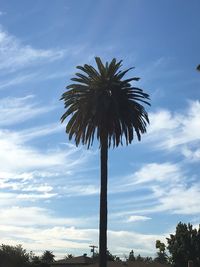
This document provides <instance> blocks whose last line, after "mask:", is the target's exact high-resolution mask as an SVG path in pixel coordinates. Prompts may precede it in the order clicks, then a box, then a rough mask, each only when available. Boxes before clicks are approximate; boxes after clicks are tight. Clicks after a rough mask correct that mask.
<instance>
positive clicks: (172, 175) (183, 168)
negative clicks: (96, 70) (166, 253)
mask: <svg viewBox="0 0 200 267" xmlns="http://www.w3.org/2000/svg"><path fill="white" fill-rule="evenodd" d="M199 9H200V3H199V1H198V0H192V1H190V2H188V1H182V0H168V1H164V0H152V1H147V0H140V1H139V0H132V1H130V0H126V1H117V0H110V1H106V0H102V1H92V0H85V1H77V0H73V1H66V0H65V1H64V0H60V1H51V2H49V1H46V0H43V1H39V0H38V1H34V2H33V1H25V0H21V1H20V3H19V2H16V1H11V0H6V1H5V0H2V1H1V4H0V109H1V112H0V147H1V150H0V162H1V163H0V165H1V166H0V237H1V238H0V242H1V243H4V244H13V245H15V244H19V243H21V244H23V246H24V247H25V248H27V249H28V250H33V251H34V252H35V253H38V254H40V253H41V252H42V251H44V250H45V249H49V250H52V251H53V252H54V254H55V255H56V256H57V258H59V257H62V256H63V255H65V254H66V253H72V254H74V255H79V254H82V253H88V255H90V249H89V245H91V244H95V245H97V244H98V205H99V195H98V194H99V150H98V144H97V143H96V144H95V145H94V146H93V148H92V149H90V150H86V148H85V147H82V146H80V147H78V148H76V147H75V146H74V143H73V142H69V140H68V138H67V136H66V134H65V129H64V125H60V122H59V119H60V117H61V115H62V113H63V112H64V107H63V103H62V102H61V101H59V98H60V96H61V94H62V93H63V92H64V90H65V86H66V85H67V84H69V83H70V78H71V77H73V74H74V73H75V72H76V69H75V66H76V65H81V64H84V63H89V64H92V65H94V64H95V63H94V56H100V57H101V58H102V59H103V60H104V61H106V60H110V59H112V58H113V57H116V58H117V59H119V60H120V59H123V67H124V68H128V67H132V66H135V69H134V70H132V72H131V73H130V75H131V76H139V77H141V80H140V81H139V82H137V86H139V87H141V88H144V90H145V91H146V92H148V93H149V94H150V96H151V103H152V107H151V108H148V111H149V117H150V121H151V125H150V126H149V127H148V133H147V134H146V135H145V136H143V138H142V141H141V142H140V143H138V142H137V140H135V142H134V143H133V144H132V145H130V146H129V147H125V146H124V147H120V148H118V149H115V150H113V149H111V150H110V151H109V216H108V218H109V223H108V248H109V249H110V251H111V252H112V253H114V254H117V255H120V256H122V257H123V255H124V254H128V253H129V252H130V250H132V249H133V250H134V251H135V254H138V253H140V254H141V255H143V256H145V255H152V256H154V255H155V252H156V250H155V240H156V239H161V240H163V241H164V240H165V237H167V236H168V235H169V234H170V233H173V232H174V230H175V226H176V224H177V223H178V222H179V221H183V222H191V223H192V224H194V225H197V224H199V222H200V205H199V203H200V179H199V178H200V177H199V172H200V167H199V163H200V148H199V147H200V134H199V133H200V119H199V118H200V117H199V114H200V100H199V98H200V93H199V88H200V73H198V72H197V71H196V70H195V68H196V66H197V65H198V64H199V63H200V58H199V47H200V35H199V32H200V24H199Z"/></svg>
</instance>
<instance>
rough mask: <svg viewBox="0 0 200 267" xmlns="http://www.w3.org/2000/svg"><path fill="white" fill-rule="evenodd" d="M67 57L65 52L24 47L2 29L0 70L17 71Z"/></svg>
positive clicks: (0, 33)
mask: <svg viewBox="0 0 200 267" xmlns="http://www.w3.org/2000/svg"><path fill="white" fill-rule="evenodd" d="M64 55H65V51H64V50H60V49H59V50H44V49H35V48H33V47H32V46H30V45H24V44H23V43H22V42H20V40H18V39H17V38H16V37H14V36H12V35H10V34H9V33H8V32H6V31H5V30H4V29H3V27H2V26H1V27H0V58H1V62H0V69H1V70H9V71H15V70H16V69H20V68H22V67H25V66H30V65H32V64H35V63H37V64H38V63H39V62H40V61H54V60H57V59H60V58H62V57H63V56H64Z"/></svg>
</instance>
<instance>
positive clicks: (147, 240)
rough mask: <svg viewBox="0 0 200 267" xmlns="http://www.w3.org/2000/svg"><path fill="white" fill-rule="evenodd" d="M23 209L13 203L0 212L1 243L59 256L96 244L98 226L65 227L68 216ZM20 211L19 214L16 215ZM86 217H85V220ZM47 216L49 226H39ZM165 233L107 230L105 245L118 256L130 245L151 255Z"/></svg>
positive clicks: (138, 251)
mask: <svg viewBox="0 0 200 267" xmlns="http://www.w3.org/2000/svg"><path fill="white" fill-rule="evenodd" d="M22 211H23V209H22V208H21V209H20V208H16V207H15V208H13V210H10V211H9V212H5V213H3V214H2V215H0V216H1V217H0V218H1V219H2V221H1V227H0V234H1V242H2V243H6V244H9V243H10V244H18V243H21V244H23V246H24V247H25V248H27V249H29V250H33V251H37V252H40V253H41V252H42V251H44V250H45V249H50V250H52V251H53V252H54V253H55V254H56V255H60V256H61V255H64V254H66V251H67V252H68V253H73V254H75V255H77V254H78V255H80V253H83V251H84V252H86V253H87V252H89V245H91V244H98V230H97V229H91V228H83V227H82V228H79V227H75V226H71V227H68V226H67V224H68V222H70V220H69V219H65V218H61V219H60V218H58V219H53V218H52V217H51V216H49V215H47V216H46V215H45V213H46V211H45V210H38V209H37V208H34V207H33V208H30V211H32V213H30V211H29V212H25V211H26V209H24V212H23V213H21V212H22ZM27 211H28V209H27ZM19 212H20V214H21V215H22V217H20V216H19ZM8 217H9V218H10V219H9V220H8ZM88 219H89V218H88ZM88 219H86V223H87V220H88ZM48 220H49V222H50V224H49V226H48V227H46V228H43V227H40V226H43V225H44V224H45V222H48ZM73 220H74V219H72V221H73ZM11 221H12V222H13V221H16V222H17V223H16V224H15V225H13V224H12V223H10V222H11ZM77 221H78V223H79V225H81V223H82V226H83V225H84V219H81V218H79V219H78V220H76V221H75V223H76V225H77ZM31 222H32V223H31ZM165 236H166V235H165V234H160V235H156V234H155V235H154V234H142V233H138V232H129V231H111V230H108V248H109V250H110V251H111V252H112V253H114V254H117V255H119V256H121V257H123V254H124V253H125V254H128V253H129V252H130V250H131V249H133V250H134V251H135V253H140V254H142V255H154V253H155V241H156V240H157V239H160V240H162V241H164V237H165ZM36 248H37V250H36Z"/></svg>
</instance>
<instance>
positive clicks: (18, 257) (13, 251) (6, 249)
mask: <svg viewBox="0 0 200 267" xmlns="http://www.w3.org/2000/svg"><path fill="white" fill-rule="evenodd" d="M28 264H29V254H28V253H27V252H26V250H25V249H23V248H22V246H21V245H17V246H10V245H3V244H2V245H1V246H0V266H6V267H28Z"/></svg>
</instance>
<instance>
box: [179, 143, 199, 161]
mask: <svg viewBox="0 0 200 267" xmlns="http://www.w3.org/2000/svg"><path fill="white" fill-rule="evenodd" d="M182 154H183V155H184V156H185V157H186V158H187V159H189V160H191V161H200V148H197V149H196V148H190V147H189V146H185V147H183V149H182Z"/></svg>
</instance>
